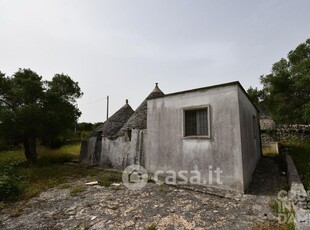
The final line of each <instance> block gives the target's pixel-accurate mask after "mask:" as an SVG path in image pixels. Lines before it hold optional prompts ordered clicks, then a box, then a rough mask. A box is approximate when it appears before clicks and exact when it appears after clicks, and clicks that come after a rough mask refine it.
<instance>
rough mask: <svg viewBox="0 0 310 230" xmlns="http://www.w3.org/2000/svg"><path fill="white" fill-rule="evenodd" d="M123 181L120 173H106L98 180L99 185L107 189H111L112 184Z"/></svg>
mask: <svg viewBox="0 0 310 230" xmlns="http://www.w3.org/2000/svg"><path fill="white" fill-rule="evenodd" d="M121 181H122V174H121V173H119V172H106V173H105V174H103V175H102V176H101V177H99V179H98V183H99V184H100V185H102V186H105V187H110V186H111V184H113V183H117V182H121Z"/></svg>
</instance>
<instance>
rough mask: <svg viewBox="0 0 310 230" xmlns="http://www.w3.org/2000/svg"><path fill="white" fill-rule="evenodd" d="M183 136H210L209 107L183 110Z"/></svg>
mask: <svg viewBox="0 0 310 230" xmlns="http://www.w3.org/2000/svg"><path fill="white" fill-rule="evenodd" d="M184 116H185V118H184V122H185V125H184V136H185V137H188V136H206V137H208V136H210V133H209V132H210V131H209V130H210V127H209V126H210V124H209V108H208V107H207V108H202V109H191V110H185V111H184Z"/></svg>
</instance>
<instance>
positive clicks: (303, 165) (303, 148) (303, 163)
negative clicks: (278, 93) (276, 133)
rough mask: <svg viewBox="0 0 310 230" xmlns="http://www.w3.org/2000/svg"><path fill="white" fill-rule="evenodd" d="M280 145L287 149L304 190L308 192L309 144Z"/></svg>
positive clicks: (297, 142)
mask: <svg viewBox="0 0 310 230" xmlns="http://www.w3.org/2000/svg"><path fill="white" fill-rule="evenodd" d="M282 144H283V145H284V146H285V147H288V149H289V154H290V155H291V156H292V158H293V160H294V163H295V165H296V168H297V170H298V173H299V175H300V177H301V180H302V182H303V184H304V186H305V188H306V190H310V170H309V168H310V142H300V141H286V142H283V143H282Z"/></svg>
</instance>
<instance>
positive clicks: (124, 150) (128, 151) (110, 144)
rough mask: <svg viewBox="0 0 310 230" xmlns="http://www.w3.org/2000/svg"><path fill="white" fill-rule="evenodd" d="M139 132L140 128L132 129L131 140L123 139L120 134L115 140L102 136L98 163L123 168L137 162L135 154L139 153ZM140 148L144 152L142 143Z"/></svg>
mask: <svg viewBox="0 0 310 230" xmlns="http://www.w3.org/2000/svg"><path fill="white" fill-rule="evenodd" d="M139 134H140V130H138V129H134V130H132V134H131V141H125V138H124V136H120V137H118V138H116V139H115V140H109V139H108V138H105V137H103V138H102V151H101V157H100V165H101V166H104V167H113V168H124V167H127V166H129V165H132V164H135V163H137V162H136V159H137V156H139V155H140V154H139V140H140V138H141V137H140V136H139ZM143 139H144V138H143ZM143 139H142V140H143ZM141 148H142V149H141V151H142V154H144V152H145V148H144V145H143V144H142V146H141Z"/></svg>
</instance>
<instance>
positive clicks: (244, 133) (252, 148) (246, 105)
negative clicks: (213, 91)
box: [238, 88, 261, 188]
mask: <svg viewBox="0 0 310 230" xmlns="http://www.w3.org/2000/svg"><path fill="white" fill-rule="evenodd" d="M238 97H239V111H240V112H239V114H240V129H241V140H242V162H243V183H244V188H247V187H248V185H249V184H250V182H251V179H252V175H253V172H254V170H255V168H256V165H257V162H258V161H259V159H260V157H261V144H260V133H259V114H258V112H257V110H256V108H255V107H254V106H253V104H252V103H251V102H250V101H249V99H248V98H247V96H246V95H245V93H244V92H243V91H242V90H241V88H238Z"/></svg>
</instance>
